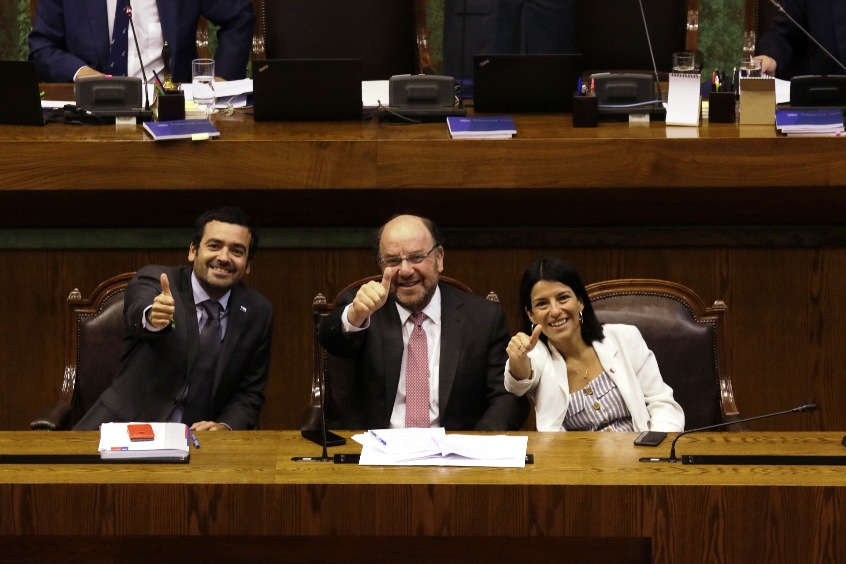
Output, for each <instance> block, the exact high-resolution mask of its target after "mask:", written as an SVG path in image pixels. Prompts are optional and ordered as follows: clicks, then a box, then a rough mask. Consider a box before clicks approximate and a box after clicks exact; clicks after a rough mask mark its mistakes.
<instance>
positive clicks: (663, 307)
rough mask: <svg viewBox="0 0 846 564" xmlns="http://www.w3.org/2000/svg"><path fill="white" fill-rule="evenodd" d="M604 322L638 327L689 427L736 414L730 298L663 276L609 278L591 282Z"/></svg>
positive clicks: (595, 305) (729, 418) (596, 307)
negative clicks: (702, 294) (711, 298)
mask: <svg viewBox="0 0 846 564" xmlns="http://www.w3.org/2000/svg"><path fill="white" fill-rule="evenodd" d="M587 293H588V296H589V297H590V299H591V303H592V304H593V308H594V310H595V311H596V315H597V317H598V318H599V321H600V322H601V323H625V324H628V325H634V326H636V327H637V328H638V329H640V332H641V334H642V335H643V338H644V340H645V341H646V344H647V345H648V346H649V348H650V349H651V350H652V352H653V353H655V358H656V359H657V361H658V367H659V368H660V369H661V375H662V376H663V378H664V381H665V382H667V384H668V385H669V386H670V387H671V388H673V395H674V396H675V399H676V401H678V402H679V404H681V406H682V409H684V413H685V419H686V422H685V428H686V429H695V428H698V427H704V426H706V425H714V424H717V423H723V422H728V421H733V420H737V419H739V418H740V414H739V412H738V410H737V406H736V404H735V401H734V392H733V390H732V384H731V377H730V375H729V368H728V363H727V360H728V359H727V357H726V355H727V349H728V342H729V340H728V336H727V334H726V324H725V313H726V309H727V308H726V304H725V303H723V302H722V301H720V300H717V301H715V302H714V305H712V306H711V307H706V306H705V303H704V302H703V301H702V300H701V299H700V298H699V296H697V295H696V294H695V293H694V292H693V290H691V289H690V288H687V287H685V286H682V285H681V284H676V283H674V282H668V281H664V280H648V279H643V280H638V279H630V280H608V281H605V282H597V283H594V284H590V285H588V286H587Z"/></svg>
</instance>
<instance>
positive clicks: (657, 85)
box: [637, 0, 661, 99]
mask: <svg viewBox="0 0 846 564" xmlns="http://www.w3.org/2000/svg"><path fill="white" fill-rule="evenodd" d="M637 5H638V6H640V17H641V18H643V31H644V32H646V43H647V45H649V56H650V58H651V59H652V71H653V72H654V73H655V86H654V87H653V93H654V92H656V91H657V98H656V99H660V98H661V79H660V78H658V65H656V64H655V53H654V52H653V51H652V38H651V37H650V35H649V25H647V23H646V12H645V11H644V10H643V0H637Z"/></svg>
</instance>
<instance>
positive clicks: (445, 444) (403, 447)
mask: <svg viewBox="0 0 846 564" xmlns="http://www.w3.org/2000/svg"><path fill="white" fill-rule="evenodd" d="M377 437H378V438H377ZM353 440H355V441H356V442H358V443H360V444H361V445H362V451H361V459H360V461H359V464H361V465H364V466H488V467H498V468H523V467H524V466H525V465H526V448H527V446H528V442H529V438H528V437H526V436H522V437H519V436H517V437H514V436H505V435H495V436H489V435H459V434H453V435H447V434H446V433H445V432H444V430H443V428H437V429H381V430H376V431H372V432H369V433H367V434H363V435H355V436H354V437H353Z"/></svg>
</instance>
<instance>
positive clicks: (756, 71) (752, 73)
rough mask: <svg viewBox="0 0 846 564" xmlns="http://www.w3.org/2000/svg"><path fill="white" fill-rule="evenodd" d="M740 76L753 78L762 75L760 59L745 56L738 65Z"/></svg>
mask: <svg viewBox="0 0 846 564" xmlns="http://www.w3.org/2000/svg"><path fill="white" fill-rule="evenodd" d="M737 72H738V76H739V77H740V78H753V77H758V76H761V61H760V59H752V58H744V59H742V60H741V61H740V64H739V65H738V67H737Z"/></svg>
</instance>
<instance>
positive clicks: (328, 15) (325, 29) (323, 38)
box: [263, 0, 432, 80]
mask: <svg viewBox="0 0 846 564" xmlns="http://www.w3.org/2000/svg"><path fill="white" fill-rule="evenodd" d="M263 3H264V39H265V50H266V56H267V58H268V59H333V58H355V59H361V64H362V79H363V80H388V79H389V78H390V77H391V76H394V75H398V74H414V73H417V72H420V71H421V69H424V70H425V69H426V67H427V66H431V64H432V63H431V56H430V55H429V54H427V50H428V45H429V38H428V28H427V27H426V26H425V25H424V24H423V22H421V25H420V27H419V28H418V19H417V14H418V9H420V10H425V6H421V5H418V3H417V2H416V1H415V0H264V2H263ZM421 13H422V12H421ZM418 34H420V35H419V40H418ZM421 49H422V50H421ZM421 53H422V56H423V58H425V59H426V61H427V62H425V63H422V62H421Z"/></svg>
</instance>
